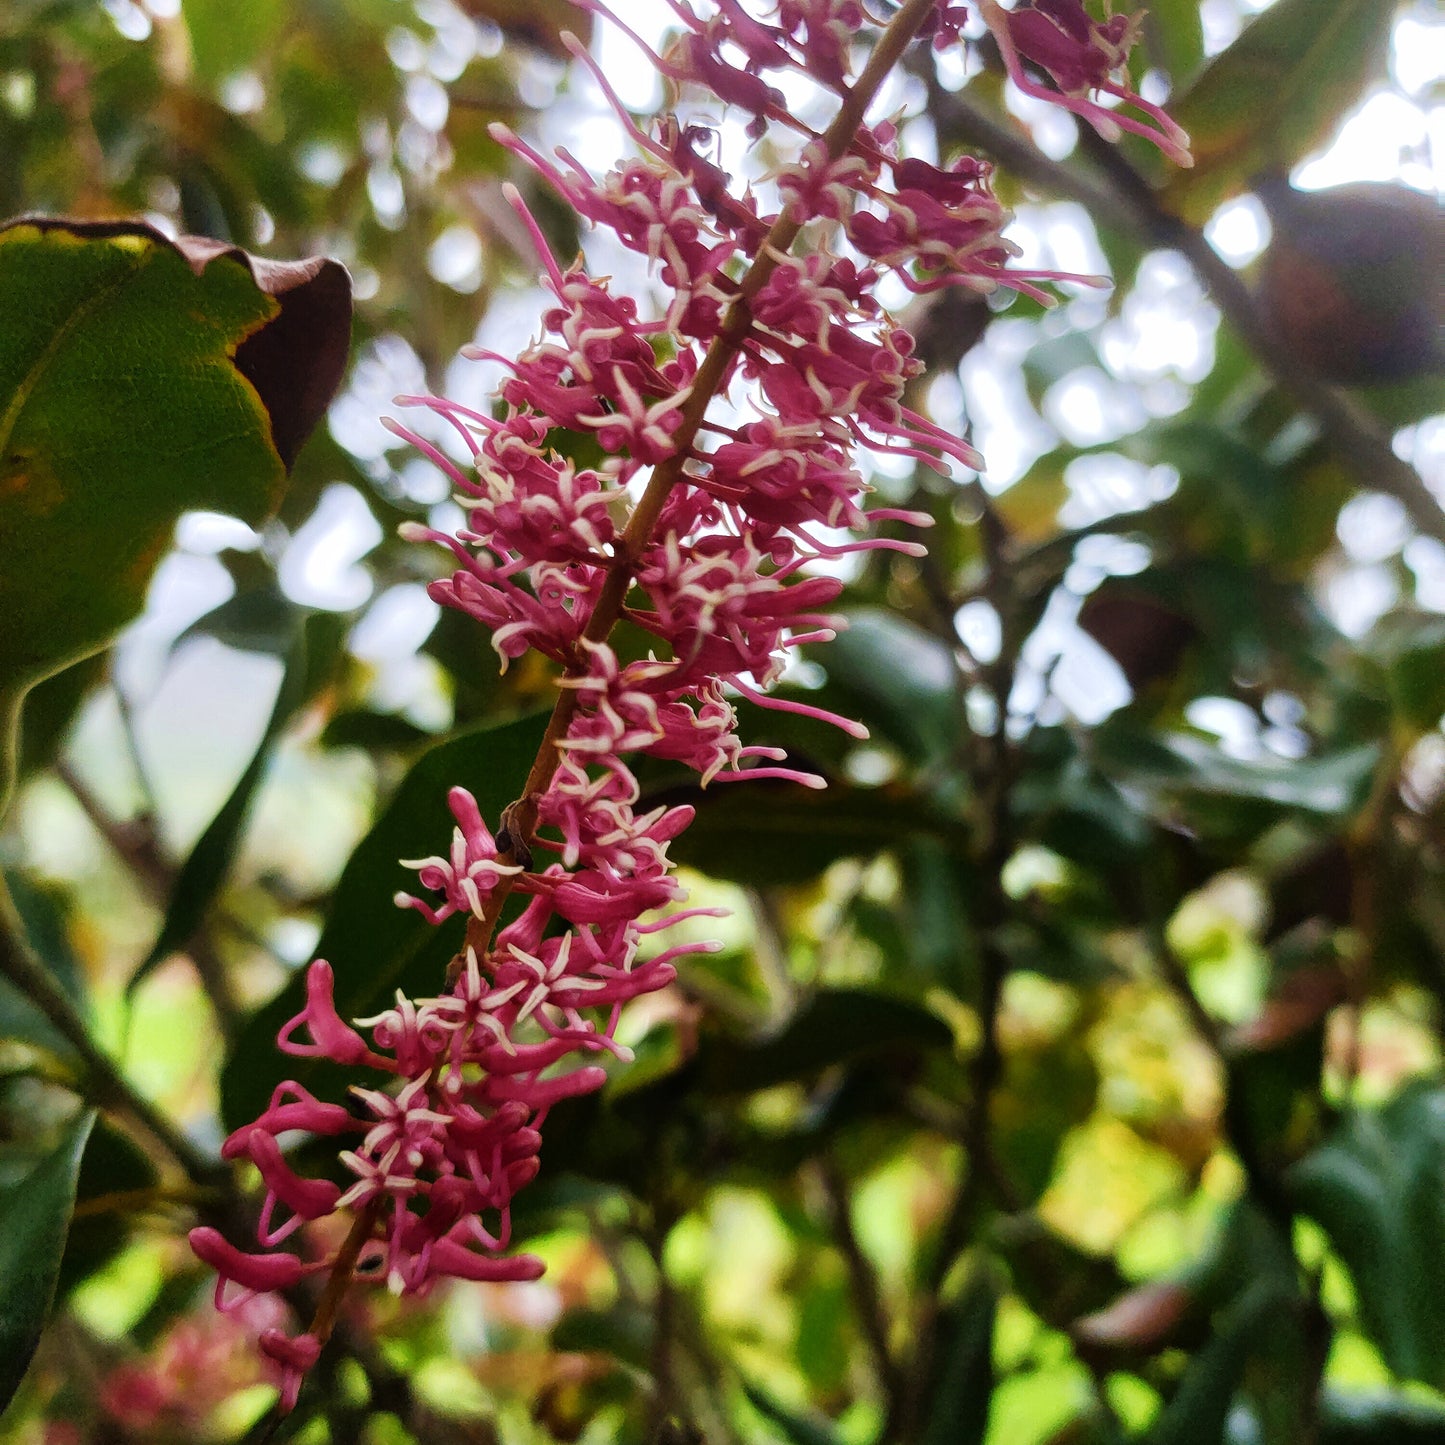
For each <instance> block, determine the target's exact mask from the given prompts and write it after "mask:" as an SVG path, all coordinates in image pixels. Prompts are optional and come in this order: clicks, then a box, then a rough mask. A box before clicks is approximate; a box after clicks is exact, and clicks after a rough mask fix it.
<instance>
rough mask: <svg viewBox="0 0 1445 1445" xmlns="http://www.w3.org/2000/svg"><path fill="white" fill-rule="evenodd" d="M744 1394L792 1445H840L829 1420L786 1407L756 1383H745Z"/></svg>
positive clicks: (835, 1431) (836, 1433) (755, 1408)
mask: <svg viewBox="0 0 1445 1445" xmlns="http://www.w3.org/2000/svg"><path fill="white" fill-rule="evenodd" d="M743 1394H744V1395H746V1396H747V1397H748V1403H749V1404H750V1405H751V1406H752V1407H753V1409H754V1410H756V1411H757V1412H758V1414H759V1415H761V1416H762V1417H763V1419H765V1420H766V1421H767V1422H768V1424H769V1425H772V1426H773V1427H774V1428H775V1429H777V1430H778V1431H780V1432H781V1434H782V1436H783V1439H784V1440H786V1441H787V1442H788V1445H839V1439H840V1437H839V1435H838V1432H837V1430H835V1429H834V1428H833V1426H832V1424H831V1422H829V1421H828V1420H826V1419H822V1418H819V1417H818V1416H816V1415H812V1414H807V1415H805V1414H804V1413H803V1412H802V1411H801V1410H795V1409H792V1408H790V1407H789V1406H787V1405H784V1404H783V1402H782V1401H781V1400H778V1399H777V1398H775V1397H774V1396H773V1395H772V1394H771V1393H770V1392H769V1391H767V1390H765V1389H764V1388H763V1387H762V1386H761V1385H759V1384H757V1383H755V1382H751V1381H748V1380H744V1381H743Z"/></svg>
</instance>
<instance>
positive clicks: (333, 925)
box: [221, 717, 546, 1128]
mask: <svg viewBox="0 0 1445 1445" xmlns="http://www.w3.org/2000/svg"><path fill="white" fill-rule="evenodd" d="M545 726H546V720H545V719H544V718H540V717H530V718H523V719H521V720H519V721H517V722H512V723H506V724H503V725H502V726H501V727H496V728H482V729H479V730H477V731H475V732H470V733H464V734H462V735H461V736H459V737H455V738H451V739H449V740H448V741H446V742H444V743H439V744H438V745H437V746H436V747H434V748H432V749H431V751H429V752H427V753H425V754H423V755H422V757H421V758H419V759H418V760H417V762H416V763H415V764H413V766H412V768H411V769H410V771H409V772H408V773H407V775H406V777H405V778H403V779H402V781H401V783H400V785H399V786H398V787H397V790H396V792H395V793H394V794H393V795H392V797H391V800H390V802H388V803H387V805H386V807H385V809H383V811H382V813H381V816H380V817H379V818H377V820H376V822H375V824H374V825H373V826H372V828H371V831H370V832H368V833H367V835H366V837H365V838H363V839H362V840H361V842H360V843H359V844H358V845H357V848H356V851H355V852H354V853H353V854H352V855H351V859H350V861H349V862H348V863H347V865H346V868H345V870H344V871H343V872H342V875H341V880H340V882H339V883H338V884H337V885H336V893H335V896H334V898H333V900H332V905H331V911H330V913H329V914H328V916H327V920H326V926H325V927H324V928H323V929H322V933H321V938H320V941H319V942H318V943H317V945H316V957H318V958H324V959H326V960H327V961H328V962H329V963H330V964H331V965H332V967H333V968H334V969H335V971H336V1006H337V1009H338V1011H339V1012H340V1013H341V1015H342V1017H344V1018H357V1017H364V1016H366V1015H369V1014H374V1013H376V1012H378V1011H379V1010H381V1009H383V1008H385V1007H386V1006H387V1004H389V1003H390V1001H391V998H392V995H393V993H394V991H395V990H396V989H398V988H402V989H405V990H406V991H407V992H408V993H409V994H413V995H415V996H418V997H425V996H427V995H430V994H434V993H436V992H437V990H438V989H439V988H440V987H441V984H442V979H443V976H444V975H445V972H446V966H447V963H448V961H449V960H450V959H451V957H452V955H453V954H454V953H455V952H456V950H457V948H458V946H459V943H460V926H459V925H460V920H452V921H451V922H452V926H449V927H442V928H433V927H431V925H430V924H428V923H427V922H426V920H425V919H423V918H422V916H421V915H420V914H419V913H417V912H416V911H415V910H414V909H410V908H405V909H404V908H398V907H397V906H396V904H395V902H394V901H393V900H394V898H395V895H396V893H397V891H398V890H399V889H405V890H407V891H411V890H412V889H414V888H415V887H416V874H415V873H414V872H413V871H412V870H411V869H408V868H403V867H402V866H401V863H400V861H399V860H400V859H402V858H426V857H430V856H432V855H433V854H437V853H445V852H446V851H447V849H448V848H449V847H450V846H451V834H452V829H453V827H454V826H455V825H454V821H453V819H452V816H451V813H450V811H449V809H448V807H447V793H448V790H449V789H450V788H451V787H453V786H460V787H464V788H467V789H468V790H469V791H470V792H471V793H472V794H473V795H474V796H475V797H476V799H477V802H478V804H479V805H480V807H481V810H482V815H483V817H485V818H486V819H488V820H489V822H491V824H492V825H493V826H495V825H496V822H497V819H498V817H499V815H500V814H501V811H502V809H503V808H505V807H506V806H507V805H508V804H509V803H511V802H513V801H514V800H515V799H516V797H517V795H518V794H519V792H520V791H521V788H522V784H523V782H524V781H525V780H526V777H527V771H528V769H529V768H530V767H531V764H532V760H533V759H534V758H535V757H536V754H537V746H538V744H539V743H540V742H541V738H542V732H543V729H544V728H545ZM304 1001H305V980H304V977H303V976H302V974H300V973H298V974H297V976H296V977H295V978H293V979H292V980H291V982H290V983H289V984H288V985H287V986H286V987H285V988H284V989H283V990H282V991H281V993H280V994H279V995H278V996H277V997H276V998H275V999H273V1000H272V1001H271V1002H270V1003H269V1004H268V1005H267V1006H266V1007H265V1008H263V1009H262V1010H261V1011H260V1012H259V1013H258V1014H256V1015H255V1017H254V1018H252V1019H251V1020H250V1021H249V1023H248V1024H247V1026H246V1028H245V1030H244V1031H243V1033H242V1035H241V1038H240V1039H239V1040H238V1041H237V1046H236V1050H235V1053H234V1055H233V1057H232V1058H231V1060H230V1062H229V1063H228V1064H227V1066H226V1069H225V1072H224V1073H223V1075H222V1080H221V1103H222V1116H223V1118H224V1119H225V1120H226V1122H227V1125H228V1126H229V1127H233V1128H234V1127H236V1126H238V1125H240V1124H243V1123H245V1122H246V1121H247V1120H248V1119H254V1118H255V1117H256V1115H257V1114H259V1113H260V1111H261V1110H262V1108H264V1107H265V1103H266V1100H267V1099H268V1098H269V1097H270V1094H271V1090H272V1089H273V1088H275V1086H276V1084H277V1083H278V1082H279V1081H280V1080H281V1079H282V1078H284V1077H293V1078H297V1079H301V1080H303V1081H305V1080H311V1083H310V1084H308V1087H315V1088H317V1089H320V1088H321V1087H323V1086H322V1085H321V1084H319V1083H317V1081H316V1076H317V1075H320V1074H324V1073H327V1072H330V1073H331V1076H332V1077H331V1079H330V1081H329V1082H330V1085H334V1086H336V1087H337V1088H338V1089H344V1088H345V1086H346V1083H347V1082H348V1081H347V1080H346V1079H344V1078H342V1077H339V1075H340V1073H341V1071H337V1070H331V1069H329V1066H321V1065H318V1064H317V1063H316V1062H315V1061H314V1060H308V1059H292V1058H288V1057H286V1056H284V1055H281V1054H278V1053H277V1052H276V1048H275V1039H276V1034H277V1031H278V1030H279V1029H280V1028H281V1026H282V1025H283V1024H284V1023H285V1022H286V1020H287V1019H289V1018H291V1017H292V1016H293V1015H294V1014H297V1013H299V1012H300V1011H301V1008H302V1006H303V1004H304Z"/></svg>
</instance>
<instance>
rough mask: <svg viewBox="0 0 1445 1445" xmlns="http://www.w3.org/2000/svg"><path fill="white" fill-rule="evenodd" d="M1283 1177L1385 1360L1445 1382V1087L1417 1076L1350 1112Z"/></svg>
mask: <svg viewBox="0 0 1445 1445" xmlns="http://www.w3.org/2000/svg"><path fill="white" fill-rule="evenodd" d="M1291 1182H1292V1185H1293V1188H1294V1192H1295V1195H1296V1197H1297V1198H1298V1200H1299V1202H1300V1205H1301V1207H1303V1208H1304V1209H1306V1210H1307V1211H1308V1212H1309V1213H1310V1214H1311V1215H1313V1216H1314V1218H1316V1219H1317V1220H1318V1221H1319V1222H1320V1224H1321V1225H1323V1226H1324V1229H1325V1230H1326V1232H1327V1233H1328V1234H1329V1236H1330V1242H1331V1243H1332V1244H1333V1246H1334V1248H1335V1250H1336V1251H1337V1252H1338V1253H1339V1255H1340V1258H1341V1259H1343V1260H1344V1261H1345V1263H1346V1265H1348V1266H1349V1270H1350V1273H1351V1275H1352V1276H1353V1278H1354V1282H1355V1292H1356V1295H1357V1297H1358V1299H1359V1308H1360V1320H1361V1323H1362V1324H1363V1326H1364V1329H1365V1331H1366V1333H1367V1334H1368V1335H1369V1337H1370V1339H1371V1340H1373V1341H1374V1343H1375V1344H1376V1345H1377V1346H1378V1347H1379V1350H1380V1353H1381V1355H1383V1356H1384V1359H1385V1363H1386V1364H1388V1365H1389V1367H1390V1368H1391V1369H1392V1370H1394V1372H1395V1373H1396V1374H1397V1375H1400V1376H1403V1377H1404V1378H1406V1379H1411V1380H1423V1381H1425V1382H1426V1383H1427V1384H1430V1385H1433V1386H1435V1388H1436V1389H1439V1388H1441V1387H1442V1386H1445V1292H1442V1291H1441V1289H1440V1287H1439V1278H1438V1266H1439V1250H1440V1241H1441V1240H1442V1239H1445V1089H1442V1088H1441V1087H1440V1086H1438V1085H1437V1084H1433V1083H1425V1082H1420V1083H1415V1084H1411V1085H1408V1086H1407V1087H1406V1088H1405V1089H1403V1090H1402V1091H1401V1092H1400V1093H1399V1094H1398V1095H1397V1096H1396V1097H1395V1098H1393V1099H1392V1100H1390V1102H1389V1103H1388V1104H1386V1105H1385V1106H1384V1107H1383V1108H1381V1109H1358V1110H1356V1111H1354V1112H1353V1113H1352V1114H1350V1115H1349V1116H1348V1117H1347V1118H1346V1119H1345V1120H1344V1121H1343V1122H1342V1123H1341V1124H1340V1125H1339V1126H1338V1128H1337V1129H1336V1131H1335V1133H1334V1135H1333V1136H1332V1137H1331V1138H1330V1139H1329V1140H1328V1141H1327V1142H1326V1143H1324V1144H1323V1145H1321V1146H1320V1147H1319V1148H1318V1149H1316V1150H1315V1151H1314V1152H1313V1153H1312V1154H1310V1155H1309V1156H1308V1157H1307V1158H1305V1159H1304V1160H1302V1161H1301V1162H1300V1163H1299V1164H1298V1165H1297V1166H1296V1168H1295V1169H1294V1170H1293V1171H1292V1174H1291Z"/></svg>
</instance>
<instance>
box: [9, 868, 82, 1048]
mask: <svg viewBox="0 0 1445 1445" xmlns="http://www.w3.org/2000/svg"><path fill="white" fill-rule="evenodd" d="M5 887H6V888H8V889H9V890H10V897H11V899H12V901H13V902H14V904H15V912H16V914H17V915H18V916H19V919H20V922H21V923H22V924H23V925H24V928H25V936H26V938H27V939H28V940H29V943H30V948H31V950H32V951H33V952H34V954H35V956H36V957H37V958H38V959H39V960H40V961H41V962H42V963H43V964H44V965H45V967H46V968H47V969H49V970H50V972H51V974H52V975H53V976H54V978H55V981H56V982H57V983H58V984H59V985H60V987H61V988H62V989H63V990H64V991H65V993H66V994H67V995H69V997H70V999H71V1001H72V1002H73V1003H74V1004H75V1006H76V1008H77V1009H78V1010H79V1012H80V1013H82V1014H84V1013H86V1012H87V1011H88V1010H87V1005H86V1001H85V984H84V976H83V974H82V973H81V968H80V961H79V959H77V958H76V956H75V953H74V951H73V950H72V949H71V946H70V939H69V938H68V937H67V935H66V929H65V917H64V914H63V913H62V912H61V908H60V904H59V903H58V902H57V900H56V899H55V898H54V897H52V896H51V895H50V894H49V893H47V892H46V891H45V890H44V889H42V888H40V887H38V886H37V885H36V884H35V883H34V882H33V881H32V880H31V879H29V878H27V877H26V875H25V874H24V873H22V872H21V871H20V870H19V869H18V868H7V869H6V870H5ZM0 1039H15V1040H17V1041H19V1042H23V1043H27V1044H38V1045H39V1046H40V1047H41V1048H44V1049H48V1050H49V1051H50V1052H51V1053H53V1054H56V1055H57V1056H59V1057H61V1058H65V1057H67V1056H68V1055H69V1054H70V1053H71V1045H70V1042H69V1041H68V1040H67V1039H66V1038H64V1037H63V1035H62V1034H61V1033H60V1031H59V1030H58V1029H57V1028H56V1027H55V1025H54V1024H53V1023H51V1022H50V1020H49V1019H48V1018H46V1016H45V1015H44V1014H43V1013H42V1012H41V1011H40V1009H39V1008H37V1007H36V1006H35V1005H34V1004H33V1003H31V1002H30V1000H29V999H28V998H26V997H25V996H24V995H23V994H22V993H21V992H20V991H19V990H18V989H17V988H16V987H15V985H14V984H12V983H10V982H9V981H8V980H5V979H0Z"/></svg>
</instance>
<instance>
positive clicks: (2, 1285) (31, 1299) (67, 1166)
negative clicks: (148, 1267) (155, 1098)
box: [0, 1111, 95, 1410]
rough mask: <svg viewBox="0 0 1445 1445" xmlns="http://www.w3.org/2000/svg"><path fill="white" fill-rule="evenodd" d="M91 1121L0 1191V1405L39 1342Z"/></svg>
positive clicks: (89, 1117) (84, 1117)
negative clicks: (22, 1176)
mask: <svg viewBox="0 0 1445 1445" xmlns="http://www.w3.org/2000/svg"><path fill="white" fill-rule="evenodd" d="M94 1123H95V1114H94V1112H93V1111H87V1112H86V1113H83V1114H81V1115H80V1116H79V1117H78V1118H77V1119H76V1121H75V1122H74V1123H73V1124H72V1125H71V1126H70V1128H69V1129H68V1130H67V1131H66V1134H65V1137H64V1138H63V1139H62V1140H61V1141H60V1143H59V1144H58V1145H57V1146H56V1148H55V1150H54V1152H53V1153H52V1154H50V1155H49V1156H48V1157H47V1158H45V1159H43V1160H41V1162H40V1163H39V1164H38V1165H37V1166H36V1167H35V1168H34V1169H33V1170H32V1171H31V1172H30V1173H29V1174H28V1175H27V1176H26V1177H25V1178H24V1179H22V1180H20V1182H19V1183H17V1184H12V1185H11V1186H10V1187H9V1188H8V1189H6V1190H5V1191H4V1193H3V1194H0V1410H3V1409H4V1407H5V1406H6V1405H7V1404H9V1402H10V1399H11V1397H12V1396H13V1395H14V1394H15V1391H16V1390H17V1389H18V1388H19V1385H20V1381H21V1379H22V1378H23V1377H24V1375H25V1371H26V1369H27V1368H28V1366H29V1364H30V1357H31V1356H32V1355H33V1354H34V1353H35V1346H36V1345H37V1344H38V1343H39V1342H40V1332H41V1330H42V1329H44V1327H45V1320H46V1316H47V1315H48V1314H49V1313H50V1302H51V1300H53V1299H54V1298H55V1282H56V1279H57V1278H58V1277H59V1274H60V1258H61V1254H62V1252H63V1251H64V1249H65V1237H66V1234H67V1233H68V1232H69V1229H70V1212H71V1209H72V1208H73V1207H74V1204H75V1182H76V1179H77V1177H78V1176H79V1173H80V1161H81V1156H82V1154H83V1153H84V1152H85V1143H86V1140H87V1139H88V1138H89V1137H90V1130H91V1126H92V1125H93V1124H94Z"/></svg>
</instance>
